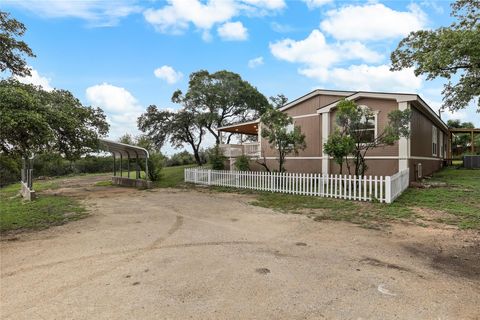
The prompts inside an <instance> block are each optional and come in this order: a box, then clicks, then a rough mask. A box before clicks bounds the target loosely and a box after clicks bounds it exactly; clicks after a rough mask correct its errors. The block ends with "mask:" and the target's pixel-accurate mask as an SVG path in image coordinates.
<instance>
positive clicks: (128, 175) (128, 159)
mask: <svg viewBox="0 0 480 320" xmlns="http://www.w3.org/2000/svg"><path fill="white" fill-rule="evenodd" d="M127 172H128V173H127V177H128V179H130V152H128V151H127Z"/></svg>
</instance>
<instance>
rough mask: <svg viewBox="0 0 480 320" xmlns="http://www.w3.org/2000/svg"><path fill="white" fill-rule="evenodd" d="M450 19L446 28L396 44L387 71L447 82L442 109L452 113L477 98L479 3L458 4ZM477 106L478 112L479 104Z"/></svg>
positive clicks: (462, 1)
mask: <svg viewBox="0 0 480 320" xmlns="http://www.w3.org/2000/svg"><path fill="white" fill-rule="evenodd" d="M451 15H452V17H454V18H456V21H455V22H453V23H452V24H451V25H450V26H449V27H441V28H438V29H436V30H420V31H415V32H411V33H410V34H409V35H408V36H407V37H406V38H404V39H403V40H402V41H400V43H399V44H398V47H397V49H396V50H395V51H394V52H393V53H392V54H391V61H392V66H391V70H392V71H396V70H402V69H404V68H411V67H414V68H415V69H414V71H415V74H416V75H417V76H418V75H426V76H427V79H428V80H432V79H435V78H438V77H441V78H445V79H447V80H448V83H447V84H445V85H444V89H443V107H444V108H449V109H450V110H452V111H454V110H458V109H463V108H465V107H466V106H467V105H468V103H469V102H470V101H472V100H473V99H474V98H475V97H478V96H480V2H479V1H478V0H458V1H456V2H455V3H453V4H452V13H451ZM452 77H454V79H455V80H456V79H457V78H458V81H457V82H456V83H454V82H453V81H452V80H451V79H452ZM477 106H478V107H477V108H478V111H480V100H478V102H477Z"/></svg>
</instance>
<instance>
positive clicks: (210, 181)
mask: <svg viewBox="0 0 480 320" xmlns="http://www.w3.org/2000/svg"><path fill="white" fill-rule="evenodd" d="M207 184H208V185H211V184H212V170H210V169H208V181H207Z"/></svg>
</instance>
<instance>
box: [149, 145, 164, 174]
mask: <svg viewBox="0 0 480 320" xmlns="http://www.w3.org/2000/svg"><path fill="white" fill-rule="evenodd" d="M164 162H165V157H164V156H163V155H162V154H161V153H159V152H153V153H150V157H149V158H148V178H149V179H150V181H159V180H160V179H161V177H162V168H163V164H164Z"/></svg>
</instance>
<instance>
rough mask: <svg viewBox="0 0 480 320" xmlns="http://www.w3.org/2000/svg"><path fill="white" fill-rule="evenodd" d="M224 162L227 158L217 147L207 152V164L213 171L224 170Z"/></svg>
mask: <svg viewBox="0 0 480 320" xmlns="http://www.w3.org/2000/svg"><path fill="white" fill-rule="evenodd" d="M226 160H227V158H226V157H225V156H224V155H223V153H222V150H220V147H219V146H218V145H216V146H215V147H213V148H211V149H209V150H208V162H209V163H210V164H211V165H212V169H213V170H224V169H225V161H226Z"/></svg>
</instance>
